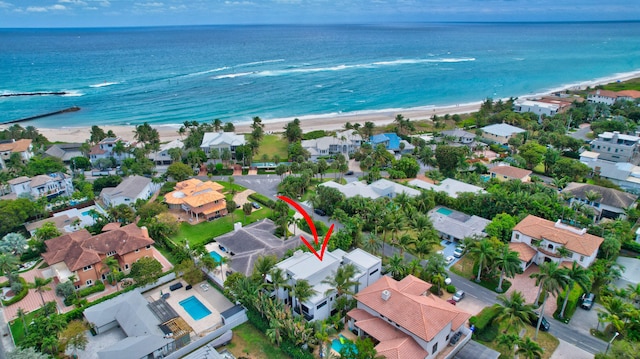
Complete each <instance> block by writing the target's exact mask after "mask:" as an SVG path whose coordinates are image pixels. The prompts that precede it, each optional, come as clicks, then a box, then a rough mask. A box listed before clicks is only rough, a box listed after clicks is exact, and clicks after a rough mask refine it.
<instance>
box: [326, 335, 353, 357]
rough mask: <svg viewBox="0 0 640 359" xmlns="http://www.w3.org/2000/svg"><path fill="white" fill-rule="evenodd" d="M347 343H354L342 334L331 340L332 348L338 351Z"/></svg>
mask: <svg viewBox="0 0 640 359" xmlns="http://www.w3.org/2000/svg"><path fill="white" fill-rule="evenodd" d="M345 345H353V343H352V342H351V340H349V339H347V338H346V337H345V336H344V335H342V334H340V336H338V337H337V338H336V339H334V340H332V341H331V349H333V350H335V351H336V352H338V353H340V350H342V347H343V346H345ZM354 349H355V348H354Z"/></svg>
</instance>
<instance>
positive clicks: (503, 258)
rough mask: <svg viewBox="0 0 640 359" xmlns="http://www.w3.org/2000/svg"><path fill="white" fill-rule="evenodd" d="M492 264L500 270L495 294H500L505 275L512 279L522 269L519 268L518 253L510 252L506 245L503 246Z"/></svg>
mask: <svg viewBox="0 0 640 359" xmlns="http://www.w3.org/2000/svg"><path fill="white" fill-rule="evenodd" d="M493 264H494V265H496V266H497V267H499V268H501V270H500V281H499V282H498V288H496V292H502V281H503V280H504V277H505V275H506V276H507V277H509V278H513V276H514V275H515V274H516V273H518V272H520V271H521V269H522V268H521V267H520V258H519V257H518V252H516V251H512V250H511V249H510V248H509V246H508V245H504V246H503V248H502V252H500V253H499V254H498V255H497V256H496V258H495V259H494V261H493Z"/></svg>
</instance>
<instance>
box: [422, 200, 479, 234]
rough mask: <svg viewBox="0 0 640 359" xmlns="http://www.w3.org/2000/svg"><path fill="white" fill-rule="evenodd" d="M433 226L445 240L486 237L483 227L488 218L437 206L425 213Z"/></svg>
mask: <svg viewBox="0 0 640 359" xmlns="http://www.w3.org/2000/svg"><path fill="white" fill-rule="evenodd" d="M427 215H428V216H429V219H431V223H433V228H435V230H436V231H438V233H439V234H440V238H442V239H445V240H447V241H458V242H459V241H462V240H463V239H464V238H467V237H468V238H482V237H486V236H487V234H486V233H485V231H484V229H485V227H486V226H487V225H488V224H489V223H491V221H490V220H488V219H485V218H482V217H478V216H475V215H474V216H470V215H468V214H464V213H462V212H458V211H456V210H453V209H449V208H447V207H442V206H437V207H435V208H434V209H432V210H430V211H429V213H428V214H427Z"/></svg>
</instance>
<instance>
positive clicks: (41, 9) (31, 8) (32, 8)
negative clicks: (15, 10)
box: [27, 6, 49, 12]
mask: <svg viewBox="0 0 640 359" xmlns="http://www.w3.org/2000/svg"><path fill="white" fill-rule="evenodd" d="M47 11H49V10H48V9H47V8H46V7H43V6H29V7H28V8H27V12H47Z"/></svg>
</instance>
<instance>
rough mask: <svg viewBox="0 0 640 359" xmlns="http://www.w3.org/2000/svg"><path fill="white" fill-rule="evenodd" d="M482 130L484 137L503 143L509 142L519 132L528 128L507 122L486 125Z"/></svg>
mask: <svg viewBox="0 0 640 359" xmlns="http://www.w3.org/2000/svg"><path fill="white" fill-rule="evenodd" d="M481 130H482V138H484V139H485V140H487V141H490V142H495V143H498V144H501V145H506V144H508V143H509V139H511V138H514V137H515V136H516V135H517V134H519V133H524V132H526V130H523V129H521V128H519V127H516V126H511V125H509V124H506V123H498V124H494V125H489V126H485V127H483V128H481Z"/></svg>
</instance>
